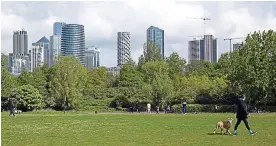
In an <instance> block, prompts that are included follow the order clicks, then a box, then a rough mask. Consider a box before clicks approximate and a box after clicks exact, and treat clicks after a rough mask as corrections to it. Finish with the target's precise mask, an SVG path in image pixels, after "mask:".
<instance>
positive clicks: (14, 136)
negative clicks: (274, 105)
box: [1, 112, 276, 146]
mask: <svg viewBox="0 0 276 146" xmlns="http://www.w3.org/2000/svg"><path fill="white" fill-rule="evenodd" d="M229 117H232V118H234V117H235V115H234V114H205V113H202V114H187V115H181V114H167V115H165V114H159V115H157V114H128V113H124V114H114V113H113V114H96V115H95V114H90V113H87V112H86V113H85V112H82V113H65V114H63V113H60V112H52V113H45V112H44V113H23V114H22V115H17V117H16V118H13V117H8V113H6V112H4V113H2V118H1V119H2V122H1V123H2V129H1V132H2V133H1V138H2V145H4V146H8V145H11V146H49V145H53V146H54V145H57V146H71V145H75V146H85V145H91V146H93V145H95V146H96V145H98V146H103V145H115V146H138V145H141V146H144V145H150V146H154V145H162V146H166V145H170V146H183V145H188V146H200V145H201V146H208V145H212V146H213V145H223V146H230V145H241V146H273V145H275V144H276V139H275V135H276V126H275V124H276V114H275V113H271V114H251V117H250V119H249V124H250V126H251V127H252V129H253V130H255V131H257V132H258V134H257V135H255V136H250V135H249V133H248V131H247V130H246V128H245V126H244V124H243V123H241V125H240V127H239V135H238V136H236V137H234V136H229V135H213V134H212V133H213V130H214V127H215V123H216V122H217V121H218V120H224V119H227V118H229ZM235 122H236V120H235V121H234V123H235ZM218 132H219V131H218ZM231 132H233V127H232V129H231Z"/></svg>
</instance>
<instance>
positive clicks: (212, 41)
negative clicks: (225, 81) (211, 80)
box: [188, 35, 218, 63]
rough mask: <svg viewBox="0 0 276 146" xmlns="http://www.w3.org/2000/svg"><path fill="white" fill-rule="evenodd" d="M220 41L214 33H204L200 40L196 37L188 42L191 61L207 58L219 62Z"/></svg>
mask: <svg viewBox="0 0 276 146" xmlns="http://www.w3.org/2000/svg"><path fill="white" fill-rule="evenodd" d="M217 52H218V43H217V39H216V38H214V36H213V35H204V37H203V38H202V39H200V40H197V39H194V40H192V41H189V43H188V54H189V62H190V61H193V60H206V61H209V62H214V63H216V62H217Z"/></svg>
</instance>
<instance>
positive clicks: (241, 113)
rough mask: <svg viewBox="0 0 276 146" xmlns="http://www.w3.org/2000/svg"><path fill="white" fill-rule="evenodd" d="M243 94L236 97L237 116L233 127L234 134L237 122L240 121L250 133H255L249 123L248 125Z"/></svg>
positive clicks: (235, 133)
mask: <svg viewBox="0 0 276 146" xmlns="http://www.w3.org/2000/svg"><path fill="white" fill-rule="evenodd" d="M244 100H245V98H244V96H239V97H237V98H236V103H235V104H236V105H237V115H236V118H237V123H236V125H235V127H234V136H235V135H237V129H238V126H239V124H240V123H241V121H243V122H244V124H245V126H246V128H247V130H248V131H249V133H250V135H255V134H256V132H253V131H252V130H251V129H250V127H249V125H248V121H247V119H248V113H247V111H246V106H245V103H244Z"/></svg>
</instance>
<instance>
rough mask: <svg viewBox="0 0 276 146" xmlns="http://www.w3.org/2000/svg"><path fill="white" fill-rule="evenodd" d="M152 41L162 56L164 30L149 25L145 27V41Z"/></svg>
mask: <svg viewBox="0 0 276 146" xmlns="http://www.w3.org/2000/svg"><path fill="white" fill-rule="evenodd" d="M148 41H153V42H154V43H155V44H156V45H157V46H158V47H159V48H160V52H161V56H163V58H164V30H162V29H160V28H158V27H154V26H150V27H149V28H148V29H147V42H148Z"/></svg>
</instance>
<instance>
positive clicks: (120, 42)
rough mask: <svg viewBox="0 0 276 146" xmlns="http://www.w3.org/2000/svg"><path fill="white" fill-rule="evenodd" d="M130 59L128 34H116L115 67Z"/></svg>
mask: <svg viewBox="0 0 276 146" xmlns="http://www.w3.org/2000/svg"><path fill="white" fill-rule="evenodd" d="M130 58H131V55H130V32H118V33H117V66H122V65H124V64H125V63H126V62H128V61H129V60H130Z"/></svg>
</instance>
